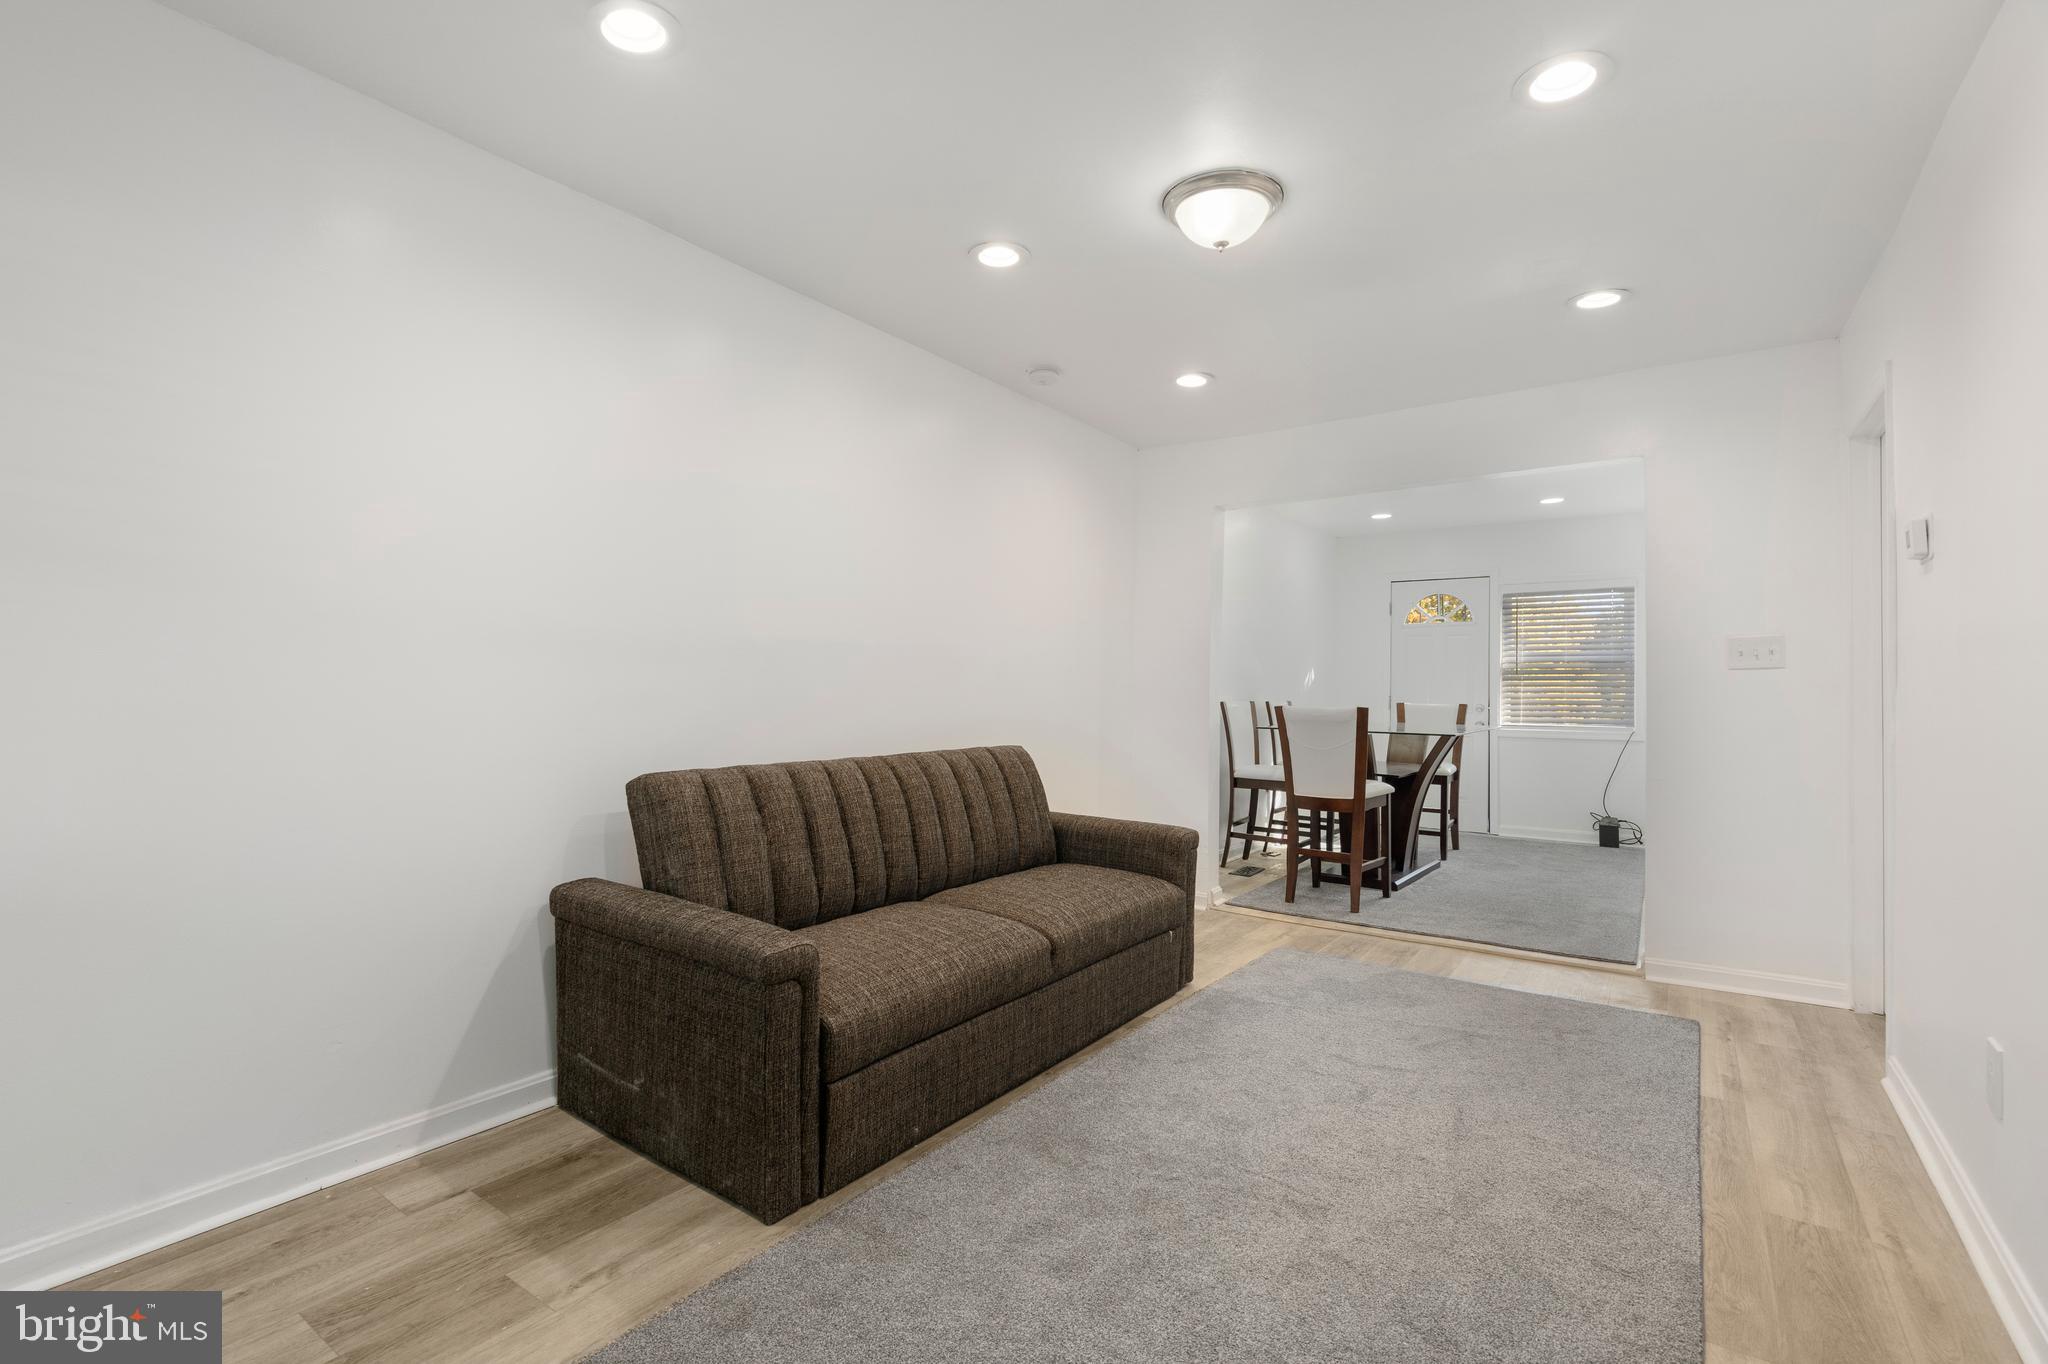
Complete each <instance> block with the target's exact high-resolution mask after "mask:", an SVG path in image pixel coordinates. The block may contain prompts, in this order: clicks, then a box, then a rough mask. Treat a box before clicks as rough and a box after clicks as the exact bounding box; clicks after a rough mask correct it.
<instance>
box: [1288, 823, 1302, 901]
mask: <svg viewBox="0 0 2048 1364" xmlns="http://www.w3.org/2000/svg"><path fill="white" fill-rule="evenodd" d="M1300 866H1301V835H1300V833H1299V832H1298V831H1296V830H1294V829H1289V830H1288V831H1287V903H1288V904H1290V905H1291V904H1293V903H1294V874H1295V871H1296V870H1297V869H1298V868H1299V867H1300Z"/></svg>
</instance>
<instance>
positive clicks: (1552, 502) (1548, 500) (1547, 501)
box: [1538, 497, 1564, 507]
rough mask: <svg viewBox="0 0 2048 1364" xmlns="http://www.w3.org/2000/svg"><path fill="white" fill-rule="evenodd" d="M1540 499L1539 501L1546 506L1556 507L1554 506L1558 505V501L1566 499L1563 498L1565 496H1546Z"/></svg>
mask: <svg viewBox="0 0 2048 1364" xmlns="http://www.w3.org/2000/svg"><path fill="white" fill-rule="evenodd" d="M1538 500H1539V501H1540V502H1541V504H1542V505H1543V506H1546V507H1554V506H1556V505H1557V504H1558V503H1560V502H1562V501H1564V499H1563V498H1561V497H1545V498H1540V499H1538Z"/></svg>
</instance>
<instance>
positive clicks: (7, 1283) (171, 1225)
mask: <svg viewBox="0 0 2048 1364" xmlns="http://www.w3.org/2000/svg"><path fill="white" fill-rule="evenodd" d="M554 1102H555V1073H554V1071H552V1070H545V1071H542V1072H541V1073H540V1074H538V1075H530V1076H528V1077H527V1078H526V1079H524V1080H514V1081H512V1082H511V1083H510V1084H504V1085H499V1086H498V1087H497V1088H496V1089H488V1090H485V1091H484V1092H483V1093H481V1094H473V1095H471V1096H470V1097H469V1098H466V1099H457V1100H455V1101H454V1102H453V1103H446V1104H442V1105H440V1106H439V1107H436V1108H430V1109H428V1110H426V1111H425V1112H423V1113H415V1114H413V1115H412V1116H410V1117H406V1118H400V1119H398V1120H396V1121H395V1122H388V1123H383V1124H381V1125H379V1126H377V1127H372V1128H369V1129H368V1130H366V1131H362V1132H358V1133H356V1134H355V1135H354V1136H349V1137H342V1138H341V1139H339V1140H337V1141H331V1142H328V1143H326V1144H325V1145H321V1146H315V1147H313V1148H311V1149H310V1150H305V1151H301V1152H299V1153H298V1154H297V1155H290V1156H284V1157H282V1158H280V1159H278V1160H274V1161H271V1162H269V1163H267V1164H264V1165H258V1166H254V1167H252V1168H250V1169H247V1170H243V1171H240V1172H239V1173H237V1174H232V1175H228V1176H226V1177H225V1178H222V1179H217V1180H214V1181H213V1182H211V1183H208V1184H200V1185H196V1186H194V1187H193V1188H189V1189H184V1190H181V1191H179V1192H177V1193H174V1194H169V1195H166V1196H165V1197H163V1198H160V1199H157V1200H155V1201H154V1202H150V1203H143V1204H139V1205H137V1206H136V1207H133V1208H128V1209H125V1210H123V1211H121V1212H117V1213H114V1214H112V1215H111V1216H107V1217H102V1218H99V1219H97V1220H96V1221H92V1222H87V1223H84V1224H82V1225H79V1226H76V1227H69V1228H66V1229H65V1230H63V1231H60V1232H56V1233H54V1234H53V1235H49V1236H45V1237H42V1238H40V1239H38V1240H34V1241H24V1242H21V1243H20V1244H18V1245H12V1246H7V1247H4V1248H0V1287H4V1288H6V1289H8V1290H13V1291H27V1290H32V1289H40V1288H49V1287H52V1286H53V1285H56V1284H60V1283H69V1282H70V1281H71V1280H73V1279H76V1278H78V1277H80V1276H81V1275H85V1274H90V1273H92V1272H94V1271H95V1270H100V1269H105V1268H106V1267H107V1266H108V1265H113V1264H119V1263H120V1262H121V1261H123V1260H128V1259H133V1258H134V1257H135V1256H137V1255H142V1254H145V1253H146V1252H148V1251H152V1250H155V1249H157V1248H158V1247H160V1246H167V1245H169V1244H171V1242H173V1241H182V1240H184V1239H185V1238H186V1237H187V1236H196V1235H198V1234H199V1233H200V1232H202V1231H209V1230H211V1229H212V1228H214V1227H218V1226H220V1225H222V1224H223V1223H227V1222H232V1221H234V1220H236V1219H237V1218H241V1217H247V1216H249V1215H250V1214H251V1213H257V1212H261V1211H263V1210H264V1209H265V1208H273V1207H276V1206H277V1205H278V1204H280V1203H285V1202H289V1201H290V1200H292V1199H294V1198H300V1197H303V1196H304V1195H306V1194H309V1193H313V1192H315V1191H317V1190H320V1189H324V1188H326V1187H327V1186H328V1185H330V1184H339V1183H341V1182H342V1181H343V1180H345V1179H353V1178H355V1177H356V1176H357V1175H361V1174H367V1173H369V1172H370V1171H371V1170H376V1169H380V1168H382V1167H383V1166H386V1165H391V1164H395V1163H396V1162H398V1161H401V1160H405V1159H407V1158H409V1157H412V1156H416V1155H418V1154H419V1153H420V1152H422V1151H430V1150H432V1149H433V1148H434V1147H436V1146H445V1145H447V1144H448V1143H449V1142H451V1141H460V1140H461V1139H462V1138H464V1137H468V1136H474V1135H475V1134H477V1133H478V1132H482V1131H485V1130H487V1129H489V1128H492V1127H496V1126H498V1125H500V1124H501V1123H508V1122H511V1121H512V1120H513V1119H514V1118H523V1117H525V1116H526V1115H527V1114H529V1113H537V1112H539V1111H540V1110H541V1109H543V1108H548V1107H551V1106H552V1105H553V1104H554Z"/></svg>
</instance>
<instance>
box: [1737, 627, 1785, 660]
mask: <svg viewBox="0 0 2048 1364" xmlns="http://www.w3.org/2000/svg"><path fill="white" fill-rule="evenodd" d="M1728 666H1729V667H1731V668H1782V667H1784V666H1785V637H1784V636H1783V635H1730V636H1728Z"/></svg>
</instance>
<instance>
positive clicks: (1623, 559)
mask: <svg viewBox="0 0 2048 1364" xmlns="http://www.w3.org/2000/svg"><path fill="white" fill-rule="evenodd" d="M1643 507H1644V492H1643V469H1642V465H1641V462H1640V461H1638V460H1621V461H1613V462H1608V463H1601V464H1590V465H1575V466H1569V467H1564V468H1556V469H1538V470H1527V471H1521V472H1517V473H1514V474H1511V475H1503V476H1497V477H1490V478H1483V479H1473V480H1467V481H1464V482H1460V483H1450V484H1440V485H1430V486H1425V487H1415V488H1403V489H1394V490H1390V491H1387V492H1384V493H1372V494H1356V495H1350V496H1345V497H1339V498H1330V499H1323V500H1319V501H1312V502H1297V503H1287V504H1279V505H1271V506H1263V507H1254V508H1245V509H1241V510H1233V511H1227V512H1226V513H1225V514H1224V517H1223V527H1222V530H1223V555H1222V565H1221V572H1220V599H1219V602H1218V611H1217V616H1216V633H1215V636H1214V639H1215V647H1214V650H1213V653H1212V675H1211V689H1212V694H1213V700H1212V705H1213V706H1214V709H1212V711H1211V714H1214V715H1219V716H1220V723H1221V724H1222V726H1223V733H1222V734H1221V735H1220V736H1219V742H1218V745H1217V751H1218V753H1219V755H1224V756H1225V764H1226V765H1227V766H1232V770H1231V771H1226V772H1223V773H1221V774H1220V778H1221V785H1222V786H1223V788H1224V790H1225V791H1226V792H1227V793H1228V799H1227V800H1226V801H1224V802H1222V809H1223V810H1224V811H1225V820H1224V822H1225V823H1226V824H1227V825H1228V828H1227V831H1219V832H1227V835H1228V836H1227V838H1226V840H1225V843H1224V847H1225V854H1224V863H1225V867H1226V869H1227V871H1229V872H1232V873H1237V874H1236V875H1226V876H1225V877H1224V878H1223V881H1224V886H1225V891H1224V894H1225V897H1226V907H1230V906H1237V907H1246V906H1249V907H1252V908H1262V909H1271V910H1272V911H1273V912H1280V913H1294V914H1304V913H1305V914H1306V916H1307V917H1313V918H1328V919H1332V920H1333V921H1336V922H1354V923H1363V924H1365V925H1366V926H1368V927H1372V928H1376V929H1383V930H1387V931H1397V932H1402V933H1409V934H1415V933H1419V934H1423V935H1426V936H1431V937H1443V938H1448V939H1456V940H1459V941H1462V942H1466V943H1473V944H1479V945H1484V946H1489V947H1496V948H1502V949H1509V950H1515V951H1522V952H1531V953H1537V954H1543V955H1555V956H1558V957H1564V958H1572V959H1575V960H1579V961H1596V962H1603V963H1612V964H1615V965H1621V966H1633V965H1635V964H1637V963H1638V962H1639V961H1640V958H1641V931H1642V930H1641V923H1642V881H1643V875H1642V872H1643V862H1644V857H1645V856H1646V853H1645V848H1646V846H1647V844H1648V843H1649V842H1651V841H1653V838H1654V831H1655V821H1654V819H1653V818H1652V812H1651V811H1650V809H1649V808H1648V789H1647V781H1646V767H1647V760H1648V741H1649V737H1650V734H1649V718H1648V717H1649V712H1648V704H1647V702H1648V697H1647V695H1646V689H1645V686H1644V682H1645V678H1644V675H1643V668H1642V661H1643V659H1642V638H1641V633H1640V631H1639V629H1638V622H1639V621H1640V620H1641V619H1642V612H1643V606H1642V603H1643V600H1644V593H1645V591H1646V582H1645V577H1646V566H1647V549H1646V545H1645V537H1644V519H1643ZM1289 706H1293V707H1307V708H1318V709H1335V710H1342V711H1348V712H1355V711H1357V710H1359V709H1363V710H1364V711H1365V712H1366V714H1367V717H1368V723H1367V726H1366V730H1367V732H1368V733H1369V734H1370V736H1371V737H1370V739H1369V744H1368V746H1369V747H1370V748H1371V750H1372V753H1371V759H1370V761H1371V763H1372V765H1373V770H1374V774H1375V776H1376V778H1379V779H1383V780H1385V781H1386V782H1387V783H1388V784H1390V785H1392V786H1393V787H1394V788H1395V795H1394V796H1393V797H1392V798H1391V799H1392V800H1393V802H1394V808H1395V810H1396V811H1397V817H1396V818H1395V819H1394V820H1393V821H1392V825H1393V828H1392V830H1391V832H1390V833H1389V835H1388V837H1389V839H1390V840H1391V842H1392V846H1391V847H1390V848H1389V849H1388V852H1389V854H1390V856H1391V858H1392V861H1393V865H1394V869H1395V872H1396V873H1398V874H1394V875H1393V876H1392V880H1393V886H1394V890H1393V893H1392V894H1391V895H1390V896H1389V897H1387V899H1386V900H1385V902H1384V903H1382V902H1381V901H1380V900H1379V899H1378V898H1374V897H1369V898H1371V902H1370V903H1369V904H1366V905H1363V906H1361V910H1360V913H1359V917H1358V918H1357V919H1355V920H1354V919H1353V918H1352V916H1351V912H1350V910H1349V903H1348V902H1349V898H1350V897H1349V896H1348V894H1347V895H1345V896H1344V897H1342V898H1343V900H1344V901H1345V904H1344V905H1343V907H1342V909H1341V910H1340V911H1338V912H1336V913H1334V914H1329V915H1326V914H1324V913H1321V912H1317V911H1314V910H1308V911H1304V910H1303V909H1302V906H1303V905H1304V904H1307V903H1308V902H1309V900H1310V899H1311V898H1312V897H1310V896H1309V895H1307V894H1306V893H1305V892H1302V891H1300V890H1299V888H1298V890H1297V894H1296V895H1295V897H1294V898H1293V899H1292V900H1287V899H1286V898H1285V897H1284V896H1283V895H1282V894H1281V890H1280V889H1279V887H1277V886H1276V885H1275V884H1274V883H1275V882H1276V881H1278V880H1280V879H1282V876H1281V874H1282V871H1283V864H1284V861H1285V857H1286V850H1287V844H1288V841H1289V838H1290V837H1294V838H1296V839H1300V838H1303V837H1314V836H1316V835H1313V834H1306V835H1305V834H1303V833H1302V831H1301V830H1300V829H1299V828H1298V827H1297V828H1293V829H1290V828H1289V826H1288V821H1287V818H1286V815H1285V806H1286V796H1285V793H1284V791H1282V790H1277V789H1276V788H1277V787H1279V786H1280V785H1281V779H1282V776H1283V775H1284V774H1283V773H1282V771H1281V767H1282V765H1283V759H1284V757H1285V755H1284V754H1283V752H1282V751H1281V750H1280V748H1279V746H1278V739H1279V726H1278V725H1277V724H1276V723H1274V717H1275V716H1276V715H1277V713H1278V712H1280V711H1282V710H1285V709H1286V708H1287V707H1289ZM1404 715H1405V716H1407V717H1408V718H1409V719H1410V720H1416V719H1420V720H1421V721H1422V723H1420V724H1408V725H1406V726H1404V725H1403V717H1404ZM1459 715H1462V717H1463V718H1462V719H1461V720H1458V721H1456V723H1455V724H1454V723H1453V718H1452V717H1455V716H1459ZM1431 726H1434V728H1431ZM1404 729H1405V730H1406V731H1407V732H1399V731H1402V730H1404ZM1390 731H1395V732H1390ZM1438 737H1444V738H1446V740H1447V746H1446V747H1445V748H1444V749H1443V751H1441V752H1434V751H1433V749H1434V744H1435V741H1436V739H1437V738H1438ZM1231 754H1235V755H1236V758H1235V760H1233V759H1231V758H1230V757H1229V756H1228V755H1231ZM1247 757H1250V758H1251V759H1252V761H1251V762H1250V763H1247V762H1245V761H1244V760H1245V759H1246V758H1247ZM1424 760H1428V762H1430V763H1434V764H1436V765H1435V766H1430V767H1429V769H1428V771H1427V772H1426V773H1424V774H1423V775H1422V777H1421V778H1420V779H1419V780H1417V778H1416V773H1417V771H1418V770H1419V769H1421V768H1423V767H1425V766H1426V765H1427V764H1426V763H1425V761H1424ZM1251 767H1256V768H1258V769H1259V770H1258V771H1250V770H1248V769H1249V768H1251ZM1404 782H1413V783H1415V790H1414V791H1409V790H1408V789H1407V788H1406V787H1404V786H1403V783H1404ZM1425 787H1426V788H1427V789H1425ZM1404 800H1405V801H1406V802H1407V805H1406V806H1404V805H1403V801H1404ZM1410 809H1412V810H1413V811H1414V812H1415V813H1414V814H1413V817H1412V818H1409V819H1407V820H1405V822H1404V819H1403V818H1401V817H1400V815H1401V814H1402V813H1405V812H1406V811H1407V810H1410ZM1645 831H1647V832H1645ZM1603 834H1604V835H1605V837H1603ZM1404 839H1406V840H1407V841H1406V842H1404V841H1403V840H1404ZM1603 843H1605V844H1606V845H1607V846H1602V844H1603ZM1617 845H1623V846H1617ZM1603 857H1604V858H1605V860H1602V859H1603ZM1582 863H1583V865H1581V864H1582ZM1303 877H1304V880H1306V879H1307V873H1306V872H1304V873H1303ZM1311 889H1313V887H1312V888H1311ZM1276 897H1278V899H1277V900H1276ZM1269 900H1276V903H1275V904H1274V905H1271V906H1269V905H1267V904H1266V902H1267V901H1269Z"/></svg>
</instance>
